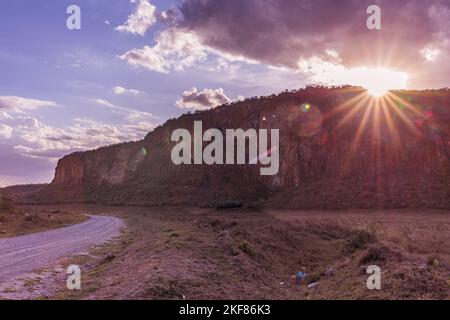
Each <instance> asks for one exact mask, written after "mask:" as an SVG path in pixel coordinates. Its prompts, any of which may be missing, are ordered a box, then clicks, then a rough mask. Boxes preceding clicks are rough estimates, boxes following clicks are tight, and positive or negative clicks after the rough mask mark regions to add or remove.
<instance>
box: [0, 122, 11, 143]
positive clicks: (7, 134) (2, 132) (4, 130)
mask: <svg viewBox="0 0 450 320" xmlns="http://www.w3.org/2000/svg"><path fill="white" fill-rule="evenodd" d="M12 131H13V128H11V127H10V126H7V125H6V124H2V123H0V138H1V139H9V138H11V135H12Z"/></svg>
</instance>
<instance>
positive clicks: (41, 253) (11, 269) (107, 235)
mask: <svg viewBox="0 0 450 320" xmlns="http://www.w3.org/2000/svg"><path fill="white" fill-rule="evenodd" d="M122 226H123V221H122V219H119V218H115V217H107V216H90V217H89V220H87V221H85V222H83V223H80V224H76V225H72V226H69V227H65V228H61V229H54V230H50V231H46V232H41V233H34V234H30V235H24V236H20V237H14V238H7V239H0V284H1V283H2V282H6V281H8V280H12V279H14V278H16V277H18V276H21V275H24V274H27V273H30V272H32V271H34V270H36V269H39V268H42V267H45V266H47V265H49V264H51V263H53V262H56V261H58V260H60V259H62V258H64V257H67V256H71V255H75V254H80V253H83V252H86V251H87V250H88V249H89V247H90V246H92V245H96V244H101V243H103V242H105V241H107V240H110V239H112V238H113V237H115V236H118V235H119V233H120V229H121V228H122Z"/></svg>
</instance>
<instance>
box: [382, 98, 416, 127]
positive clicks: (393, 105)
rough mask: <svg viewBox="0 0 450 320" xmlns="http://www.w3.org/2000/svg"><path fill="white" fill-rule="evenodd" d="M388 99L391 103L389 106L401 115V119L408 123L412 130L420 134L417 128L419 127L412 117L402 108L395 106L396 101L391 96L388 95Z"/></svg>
mask: <svg viewBox="0 0 450 320" xmlns="http://www.w3.org/2000/svg"><path fill="white" fill-rule="evenodd" d="M386 100H387V101H388V102H389V103H390V105H389V107H390V109H392V110H394V112H395V113H396V114H397V115H398V116H399V117H400V119H401V120H402V121H403V123H405V124H406V126H407V127H408V128H409V129H411V131H412V132H414V133H415V134H417V135H419V134H420V131H419V130H418V129H417V127H416V126H415V125H414V124H413V123H412V121H411V119H409V118H408V117H407V116H406V115H405V114H404V113H403V112H402V111H401V110H399V109H398V108H397V107H396V106H395V102H394V101H393V100H392V98H391V97H390V96H386Z"/></svg>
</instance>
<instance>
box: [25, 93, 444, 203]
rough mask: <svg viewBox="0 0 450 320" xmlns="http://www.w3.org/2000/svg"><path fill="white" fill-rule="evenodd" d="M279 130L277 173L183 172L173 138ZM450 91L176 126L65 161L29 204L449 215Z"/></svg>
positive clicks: (287, 99) (298, 102) (289, 106)
mask: <svg viewBox="0 0 450 320" xmlns="http://www.w3.org/2000/svg"><path fill="white" fill-rule="evenodd" d="M194 121H202V122H203V127H204V130H207V129H209V128H218V129H220V130H222V131H223V132H224V131H225V129H237V128H242V129H244V130H246V129H249V128H254V129H257V130H258V129H280V170H279V173H278V174H277V175H275V176H261V175H260V170H259V166H258V165H213V166H207V165H180V166H176V165H174V164H173V163H172V161H171V157H170V156H171V151H172V148H173V147H174V146H175V143H174V142H171V135H172V132H173V131H174V130H175V129H179V128H185V129H188V130H189V131H191V132H192V131H193V124H194ZM449 123H450V90H439V91H398V92H392V93H391V94H390V95H389V97H387V98H383V99H374V98H370V97H369V96H368V95H367V93H366V92H365V91H363V90H362V89H359V88H350V87H348V88H339V89H325V88H307V89H303V90H299V91H295V92H284V93H281V94H279V95H277V96H275V95H273V96H270V97H263V98H253V99H247V100H246V101H242V102H237V103H234V104H232V105H225V106H221V107H218V108H216V109H214V110H210V111H206V112H202V113H196V114H186V115H183V116H182V117H180V118H179V119H176V120H169V121H168V122H167V123H166V124H164V125H163V126H161V127H158V128H157V129H155V130H154V131H153V132H151V133H149V134H148V135H147V137H146V138H145V139H144V140H142V141H138V142H130V143H125V144H121V145H115V146H110V147H105V148H101V149H98V150H95V151H89V152H83V153H75V154H72V155H69V156H66V157H65V158H63V159H61V160H60V161H59V163H58V166H57V169H56V174H55V178H54V180H53V182H52V183H51V184H50V185H49V186H47V187H45V188H43V189H42V190H40V191H39V192H38V193H36V194H34V196H33V197H30V198H29V200H30V201H32V202H95V203H102V204H114V205H152V206H155V205H156V206H157V205H200V206H209V205H215V204H217V203H220V202H223V201H231V200H232V201H241V202H243V203H244V204H252V203H255V202H258V203H259V202H262V203H264V204H266V205H268V206H272V207H288V208H299V209H348V208H407V207H410V208H420V207H427V208H450V129H449V127H450V126H449Z"/></svg>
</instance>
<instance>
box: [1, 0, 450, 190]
mask: <svg viewBox="0 0 450 320" xmlns="http://www.w3.org/2000/svg"><path fill="white" fill-rule="evenodd" d="M372 4H375V5H377V6H378V7H379V8H380V10H381V11H380V12H381V15H380V22H381V29H375V30H370V29H369V28H368V27H367V19H368V17H369V16H370V14H368V13H367V8H368V7H369V6H370V5H372ZM70 5H77V6H79V8H80V10H81V17H80V21H81V29H79V30H70V29H68V28H67V26H66V21H67V19H68V18H69V16H70V14H68V13H67V12H66V10H67V8H68V7H69V6H70ZM449 41H450V1H448V0H430V1H423V0H389V1H387V0H378V1H377V0H370V1H369V0H368V1H366V0H340V1H335V0H314V1H312V0H308V1H306V0H292V1H289V0H283V1H282V0H279V1H276V0H233V1H223V0H177V1H168V0H164V1H162V0H80V1H75V0H35V1H29V0H2V1H1V2H0V186H5V185H11V184H24V183H40V182H50V181H51V180H52V178H53V174H54V169H55V166H56V163H57V160H58V159H59V158H61V157H62V156H64V155H67V154H70V153H72V152H75V151H82V150H90V149H94V148H97V147H100V146H104V145H110V144H115V143H120V142H123V141H131V140H139V139H142V138H143V137H144V136H145V135H146V134H147V133H148V132H149V131H151V130H152V129H153V128H155V126H158V125H160V124H162V123H164V122H165V121H166V120H167V119H169V118H173V117H178V116H180V115H181V114H183V113H185V112H188V111H195V110H207V109H210V108H214V107H216V106H218V105H220V104H223V103H227V102H231V101H235V100H240V99H244V98H246V97H252V96H258V95H269V94H272V93H277V92H280V91H282V90H285V89H299V88H301V87H304V86H305V85H308V84H325V85H340V84H351V85H361V86H365V87H370V86H377V85H379V84H380V83H383V84H384V85H385V86H386V85H388V86H389V88H392V89H398V88H411V89H426V88H442V87H448V86H449V85H450V79H449V74H450V64H449V63H448V61H449V55H450V43H449Z"/></svg>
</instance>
